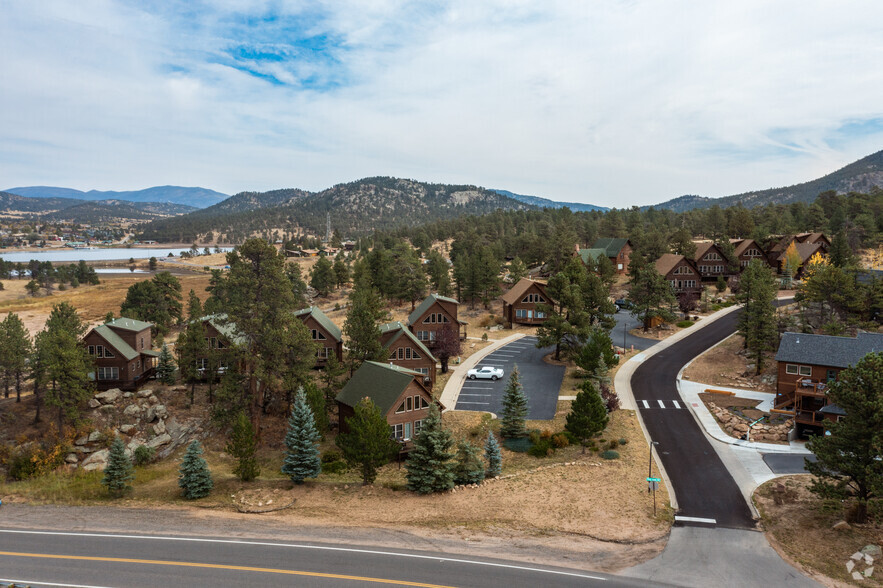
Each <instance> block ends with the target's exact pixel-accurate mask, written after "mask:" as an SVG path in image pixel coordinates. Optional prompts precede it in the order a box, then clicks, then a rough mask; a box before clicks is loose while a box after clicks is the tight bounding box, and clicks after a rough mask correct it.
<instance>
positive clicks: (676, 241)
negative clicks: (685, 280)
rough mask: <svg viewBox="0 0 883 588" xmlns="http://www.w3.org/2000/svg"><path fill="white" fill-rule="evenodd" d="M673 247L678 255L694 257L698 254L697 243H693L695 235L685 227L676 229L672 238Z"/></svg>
mask: <svg viewBox="0 0 883 588" xmlns="http://www.w3.org/2000/svg"><path fill="white" fill-rule="evenodd" d="M671 248H672V250H673V251H674V252H675V253H677V254H678V255H683V256H684V257H686V258H688V259H693V257H694V256H695V255H696V244H695V243H693V235H691V234H690V231H689V230H687V229H686V228H684V227H681V228H680V229H678V230H677V231H675V233H674V235H672V238H671Z"/></svg>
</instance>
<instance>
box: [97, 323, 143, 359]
mask: <svg viewBox="0 0 883 588" xmlns="http://www.w3.org/2000/svg"><path fill="white" fill-rule="evenodd" d="M93 330H94V331H95V332H96V333H98V334H99V335H101V338H102V339H104V340H105V341H107V344H108V345H110V346H111V347H113V348H114V349H115V350H116V352H117V353H119V354H120V355H122V356H123V357H125V358H126V360H127V361H132V360H133V359H135V358H136V357H138V352H137V351H135V350H134V349H132V346H131V345H129V344H128V343H126V342H125V341H123V338H122V337H120V336H119V335H117V334H116V333H114V332H113V330H111V328H110V327H108V326H107V325H100V326H97V327H95V328H94V329H93Z"/></svg>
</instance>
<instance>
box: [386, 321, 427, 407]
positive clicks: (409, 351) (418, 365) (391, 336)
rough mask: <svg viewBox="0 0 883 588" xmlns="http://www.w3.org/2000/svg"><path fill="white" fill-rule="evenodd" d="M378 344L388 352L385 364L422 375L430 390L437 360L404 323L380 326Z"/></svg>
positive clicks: (396, 322) (397, 322)
mask: <svg viewBox="0 0 883 588" xmlns="http://www.w3.org/2000/svg"><path fill="white" fill-rule="evenodd" d="M380 343H381V344H382V345H383V348H384V349H386V350H387V351H389V357H388V358H387V362H389V363H390V364H392V365H397V366H399V367H402V368H405V369H409V370H411V371H413V372H417V373H419V374H423V375H424V376H425V377H426V378H428V380H429V382H428V385H429V389H430V390H432V388H433V387H434V386H435V378H436V364H437V363H438V360H437V359H436V358H435V356H434V355H433V354H432V352H431V351H430V350H429V348H428V347H426V346H425V345H424V344H423V343H422V342H421V341H420V340H419V339H418V338H417V336H416V335H414V333H412V332H411V331H410V330H409V329H408V327H407V326H405V324H404V323H401V322H399V321H395V322H392V323H387V324H385V325H382V326H381V327H380ZM424 383H426V382H424Z"/></svg>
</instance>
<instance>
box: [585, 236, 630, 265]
mask: <svg viewBox="0 0 883 588" xmlns="http://www.w3.org/2000/svg"><path fill="white" fill-rule="evenodd" d="M592 249H603V250H604V255H606V256H607V259H609V260H610V263H612V264H613V269H614V270H615V271H616V273H618V274H626V273H628V271H629V262H630V260H631V257H632V251H634V247H632V242H631V241H629V240H628V239H598V240H597V241H595V243H594V245H592Z"/></svg>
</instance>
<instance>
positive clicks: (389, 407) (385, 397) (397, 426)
mask: <svg viewBox="0 0 883 588" xmlns="http://www.w3.org/2000/svg"><path fill="white" fill-rule="evenodd" d="M363 398H370V399H371V401H372V402H373V403H374V405H375V406H377V408H378V409H379V410H380V414H382V415H383V416H384V417H385V418H386V422H387V423H389V429H390V436H391V437H392V438H393V439H395V440H396V441H398V442H399V443H401V444H402V449H403V450H404V451H407V450H408V449H409V448H410V447H411V445H412V444H411V440H412V439H413V438H414V437H416V436H417V434H418V433H419V432H420V425H421V424H422V423H423V420H424V419H426V417H428V416H429V406H430V405H431V404H432V402H434V401H433V399H432V392H431V391H430V389H429V387H428V386H427V385H426V384H424V383H423V374H420V373H418V372H415V371H412V370H409V369H406V368H403V367H399V366H397V365H388V364H385V363H378V362H374V361H366V362H365V363H363V364H362V365H361V367H359V369H358V370H356V373H355V374H353V377H352V378H350V380H349V382H347V383H346V385H345V386H344V387H343V389H342V390H341V391H340V393H339V394H338V395H337V398H336V399H335V400H336V402H337V408H338V415H339V417H340V432H341V433H347V432H349V426H348V424H347V421H348V420H349V419H350V418H351V417H353V416H354V415H355V409H356V406H357V405H358V404H359V402H361V401H362V399H363ZM439 408H440V409H443V408H444V407H442V406H441V405H440V404H439Z"/></svg>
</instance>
